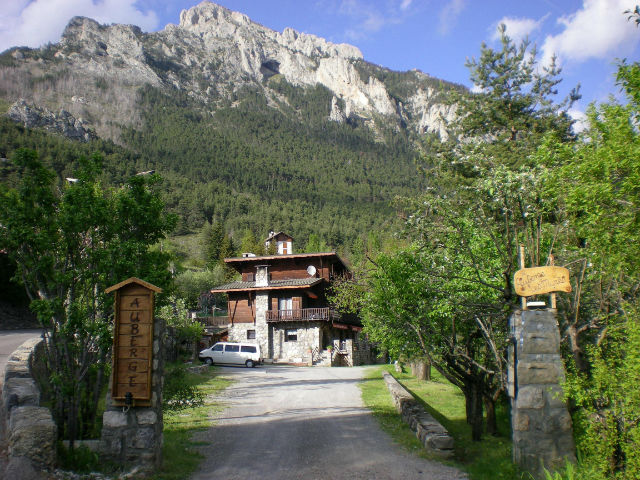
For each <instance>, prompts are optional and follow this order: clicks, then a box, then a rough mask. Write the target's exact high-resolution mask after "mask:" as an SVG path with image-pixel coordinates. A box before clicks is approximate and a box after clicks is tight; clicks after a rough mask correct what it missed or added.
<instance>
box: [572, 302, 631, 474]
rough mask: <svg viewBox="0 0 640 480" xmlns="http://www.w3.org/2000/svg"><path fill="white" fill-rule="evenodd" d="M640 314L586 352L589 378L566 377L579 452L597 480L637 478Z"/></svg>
mask: <svg viewBox="0 0 640 480" xmlns="http://www.w3.org/2000/svg"><path fill="white" fill-rule="evenodd" d="M639 313H640V312H638V311H637V310H636V309H631V308H630V309H629V311H627V312H626V315H625V319H624V321H623V322H618V321H616V322H615V323H613V324H612V325H611V328H610V330H609V332H608V334H607V336H606V339H605V340H604V341H603V342H602V343H601V344H599V345H597V346H593V347H591V348H590V349H589V352H588V353H589V359H590V372H589V373H588V374H583V373H577V372H576V373H574V374H572V375H570V376H569V378H568V381H567V384H566V387H565V388H566V394H567V396H568V397H569V398H570V399H571V401H572V402H574V403H575V404H576V406H577V407H579V408H580V409H579V410H578V411H577V412H576V414H575V415H574V422H575V423H576V428H577V429H578V432H579V435H578V445H577V447H578V449H579V450H580V451H581V453H582V458H583V459H584V460H583V461H584V463H585V465H586V466H588V467H591V469H592V470H594V471H595V472H597V473H598V474H599V475H600V476H601V478H611V479H613V478H615V479H621V480H622V479H624V480H627V479H635V478H638V476H640V455H639V454H638V452H639V451H640V430H639V429H638V423H639V422H640V392H639V390H638V388H637V385H638V382H639V381H640V321H639V318H640V315H639Z"/></svg>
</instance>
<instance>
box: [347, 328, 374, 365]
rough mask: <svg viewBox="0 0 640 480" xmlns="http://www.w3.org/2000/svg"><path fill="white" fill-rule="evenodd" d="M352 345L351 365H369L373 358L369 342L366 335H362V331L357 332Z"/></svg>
mask: <svg viewBox="0 0 640 480" xmlns="http://www.w3.org/2000/svg"><path fill="white" fill-rule="evenodd" d="M352 345H353V352H352V356H353V361H352V364H353V365H371V364H373V363H374V361H373V360H374V359H373V356H372V354H371V343H370V342H369V340H368V339H367V337H365V336H364V335H362V333H358V334H357V337H356V339H355V340H354V341H353V344H352Z"/></svg>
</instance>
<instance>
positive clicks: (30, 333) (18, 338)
mask: <svg viewBox="0 0 640 480" xmlns="http://www.w3.org/2000/svg"><path fill="white" fill-rule="evenodd" d="M41 332H42V330H0V390H1V389H2V383H3V382H4V367H5V365H6V364H7V361H8V360H9V355H11V354H12V353H13V351H14V350H15V349H16V348H18V347H19V346H20V345H22V343H24V342H26V341H27V340H29V339H31V338H34V337H38V336H40V334H41Z"/></svg>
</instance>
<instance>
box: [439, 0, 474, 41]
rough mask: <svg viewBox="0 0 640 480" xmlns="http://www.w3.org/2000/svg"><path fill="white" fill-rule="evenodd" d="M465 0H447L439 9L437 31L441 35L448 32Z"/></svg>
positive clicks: (460, 11)
mask: <svg viewBox="0 0 640 480" xmlns="http://www.w3.org/2000/svg"><path fill="white" fill-rule="evenodd" d="M466 3H467V0H449V3H447V4H446V5H445V6H444V7H442V10H440V25H439V26H438V31H439V32H440V34H441V35H446V34H448V33H449V32H450V31H451V29H452V28H453V25H454V24H455V22H456V20H457V19H458V16H459V15H460V13H462V10H463V9H464V7H465V5H466Z"/></svg>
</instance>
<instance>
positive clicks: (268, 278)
mask: <svg viewBox="0 0 640 480" xmlns="http://www.w3.org/2000/svg"><path fill="white" fill-rule="evenodd" d="M292 240H293V239H292V238H291V237H290V236H289V235H286V234H284V233H283V232H279V233H277V234H275V233H273V232H271V234H270V236H269V239H268V240H267V241H276V242H277V246H278V251H279V252H282V253H281V254H278V255H267V256H250V255H247V254H243V257H241V258H226V259H225V260H224V261H225V263H226V264H227V265H229V266H230V267H233V268H234V269H235V270H236V271H238V273H240V274H241V276H242V277H241V279H240V280H239V281H236V282H232V283H228V284H226V285H220V286H218V287H215V288H213V289H212V290H211V292H212V293H226V294H227V295H228V315H229V328H228V330H229V341H235V342H240V341H242V342H247V341H248V342H255V343H258V344H259V345H260V347H261V349H262V354H263V356H264V357H265V358H267V359H273V360H274V361H284V362H291V363H306V364H311V363H316V364H317V363H327V364H335V363H342V364H346V365H353V364H354V362H355V364H357V362H356V361H355V360H354V358H353V355H351V358H343V359H339V358H335V357H336V356H340V355H343V356H345V357H348V356H349V352H350V351H352V350H353V349H354V348H355V349H356V350H358V346H357V344H358V334H359V332H360V331H361V330H362V324H361V323H360V320H359V319H358V318H357V317H356V316H343V315H340V314H339V313H338V312H336V311H335V310H333V309H332V308H331V307H330V306H329V304H328V301H327V297H326V294H327V289H328V287H329V286H330V284H331V282H332V281H333V280H334V279H335V278H338V277H341V276H350V275H351V273H350V271H349V268H348V267H347V266H346V264H345V263H344V262H343V261H342V259H341V258H340V257H339V256H338V255H337V254H336V253H335V252H326V253H299V254H294V253H292V252H293V246H292ZM338 360H340V361H338Z"/></svg>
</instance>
